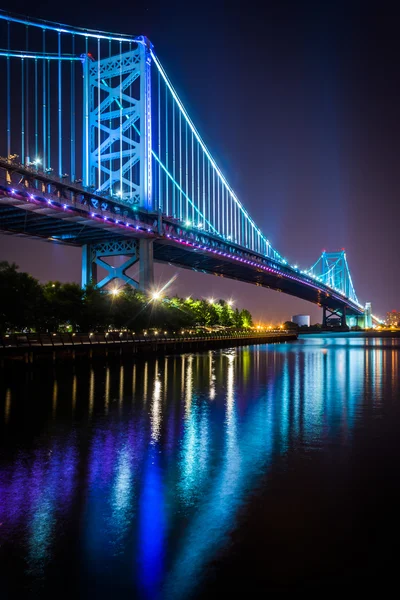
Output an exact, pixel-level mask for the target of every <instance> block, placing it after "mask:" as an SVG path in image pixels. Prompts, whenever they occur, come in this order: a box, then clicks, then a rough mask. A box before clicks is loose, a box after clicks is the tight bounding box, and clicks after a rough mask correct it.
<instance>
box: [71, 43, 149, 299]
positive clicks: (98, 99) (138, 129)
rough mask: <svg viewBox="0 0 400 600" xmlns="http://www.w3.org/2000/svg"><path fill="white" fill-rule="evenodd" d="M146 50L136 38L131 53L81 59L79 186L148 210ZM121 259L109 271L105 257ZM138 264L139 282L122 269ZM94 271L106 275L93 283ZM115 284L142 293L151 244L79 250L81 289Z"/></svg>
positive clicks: (112, 243)
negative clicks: (123, 258) (131, 287)
mask: <svg viewBox="0 0 400 600" xmlns="http://www.w3.org/2000/svg"><path fill="white" fill-rule="evenodd" d="M150 50H151V45H150V42H149V40H147V39H146V38H144V37H142V38H138V43H137V45H136V48H134V49H132V50H130V51H129V52H124V53H123V54H118V55H115V56H106V57H104V58H101V57H100V56H97V57H96V59H94V57H93V56H92V55H91V54H88V53H86V54H83V55H82V56H81V59H82V66H83V146H82V161H83V165H82V167H83V168H82V173H83V184H84V185H85V187H87V188H89V189H92V190H93V191H94V192H96V194H98V195H103V194H104V195H107V196H111V197H113V198H115V199H116V200H117V202H118V203H119V204H121V208H122V209H123V206H124V205H125V206H129V207H132V208H135V207H140V209H141V210H145V211H149V212H151V211H152V210H153V195H152V154H151V150H152V132H151V72H150V69H151V53H150ZM116 256H125V257H127V260H126V261H125V262H124V263H123V264H122V265H121V266H119V267H113V266H111V265H109V264H108V262H107V261H106V259H107V258H111V257H116ZM137 262H139V281H136V280H134V279H133V278H132V277H129V275H127V272H126V271H127V270H128V269H129V268H130V267H132V266H133V265H134V264H135V263H137ZM97 266H101V267H102V268H104V269H105V270H106V271H107V276H106V277H104V278H103V279H102V280H101V281H98V279H97ZM114 279H121V280H123V281H125V282H126V283H129V284H130V285H132V286H134V287H136V288H138V287H140V288H141V289H142V290H143V291H148V290H149V289H151V287H152V285H153V282H154V265H153V240H152V239H150V238H142V239H140V240H132V241H125V242H121V241H110V242H108V243H104V242H102V243H100V244H87V245H85V246H83V249H82V286H83V287H84V286H86V285H88V284H89V283H90V282H93V283H95V284H96V285H97V286H98V287H104V286H106V285H108V284H109V283H110V282H111V281H112V280H114Z"/></svg>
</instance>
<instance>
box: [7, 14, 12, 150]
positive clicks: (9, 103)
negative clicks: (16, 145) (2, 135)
mask: <svg viewBox="0 0 400 600" xmlns="http://www.w3.org/2000/svg"><path fill="white" fill-rule="evenodd" d="M7 47H8V51H10V21H8V22H7ZM10 79H11V74H10V57H9V56H7V156H10V154H11V100H10V94H11V86H10Z"/></svg>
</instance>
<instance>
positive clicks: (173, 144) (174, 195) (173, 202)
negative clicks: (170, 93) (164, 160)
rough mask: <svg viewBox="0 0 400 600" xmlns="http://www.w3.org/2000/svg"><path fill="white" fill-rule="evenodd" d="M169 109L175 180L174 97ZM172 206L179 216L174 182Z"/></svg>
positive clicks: (173, 175) (175, 213)
mask: <svg viewBox="0 0 400 600" xmlns="http://www.w3.org/2000/svg"><path fill="white" fill-rule="evenodd" d="M171 109H172V177H173V179H174V182H175V181H176V178H175V102H174V99H172V102H171ZM172 206H173V213H174V215H177V216H178V218H179V215H178V211H177V210H176V194H175V183H174V185H173V186H172Z"/></svg>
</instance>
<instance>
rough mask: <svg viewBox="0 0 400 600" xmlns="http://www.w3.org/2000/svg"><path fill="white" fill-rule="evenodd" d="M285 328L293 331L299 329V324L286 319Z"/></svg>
mask: <svg viewBox="0 0 400 600" xmlns="http://www.w3.org/2000/svg"><path fill="white" fill-rule="evenodd" d="M283 329H286V330H291V331H298V330H299V326H298V325H297V323H293V322H292V321H285V322H284V324H283Z"/></svg>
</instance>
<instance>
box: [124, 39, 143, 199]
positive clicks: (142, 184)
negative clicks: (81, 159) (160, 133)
mask: <svg viewBox="0 0 400 600" xmlns="http://www.w3.org/2000/svg"><path fill="white" fill-rule="evenodd" d="M119 53H120V55H121V54H122V42H120V43H119ZM119 106H120V108H119V180H120V181H119V194H120V198H121V199H122V198H123V196H124V193H123V185H122V179H123V175H124V174H123V170H122V60H120V61H119ZM143 126H144V125H143ZM143 184H144V182H142V185H143Z"/></svg>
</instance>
